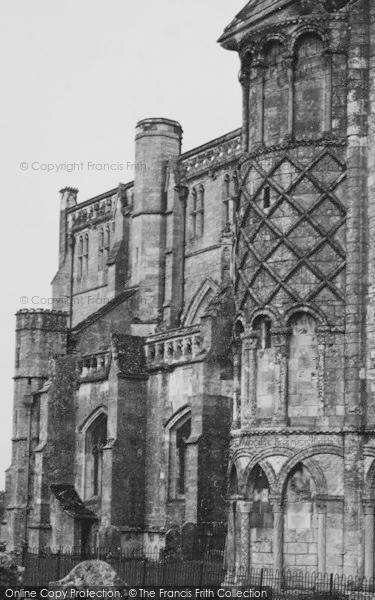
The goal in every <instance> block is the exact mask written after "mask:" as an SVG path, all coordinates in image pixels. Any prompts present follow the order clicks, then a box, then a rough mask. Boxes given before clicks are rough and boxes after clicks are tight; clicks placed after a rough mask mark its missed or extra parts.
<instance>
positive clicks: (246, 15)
mask: <svg viewBox="0 0 375 600" xmlns="http://www.w3.org/2000/svg"><path fill="white" fill-rule="evenodd" d="M288 4H291V0H250V2H248V3H247V4H246V6H245V7H244V8H243V9H242V10H241V11H240V12H239V13H238V14H237V15H236V17H235V18H234V19H233V21H232V22H231V23H230V24H229V25H228V26H227V27H226V28H225V29H224V33H223V35H222V36H221V37H220V38H219V42H220V43H221V42H223V41H224V40H225V39H226V38H227V37H228V36H229V35H230V34H231V33H233V32H234V31H236V30H237V29H238V28H239V25H240V24H241V23H244V22H246V25H247V26H249V25H251V24H252V23H255V22H256V21H259V20H261V19H265V18H266V17H267V16H269V15H270V14H271V13H274V12H276V11H279V10H281V9H282V8H284V7H285V6H286V5H288Z"/></svg>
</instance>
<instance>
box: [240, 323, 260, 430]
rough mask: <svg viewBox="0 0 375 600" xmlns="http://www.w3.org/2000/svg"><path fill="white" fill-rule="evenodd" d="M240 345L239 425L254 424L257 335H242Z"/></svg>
mask: <svg viewBox="0 0 375 600" xmlns="http://www.w3.org/2000/svg"><path fill="white" fill-rule="evenodd" d="M242 339H243V344H242V386H241V406H242V415H241V425H242V427H246V426H248V425H251V424H254V423H255V420H256V410H257V365H256V352H257V345H258V335H257V334H256V333H250V334H246V333H245V334H244V335H243V338H242Z"/></svg>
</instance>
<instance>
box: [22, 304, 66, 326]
mask: <svg viewBox="0 0 375 600" xmlns="http://www.w3.org/2000/svg"><path fill="white" fill-rule="evenodd" d="M67 327H68V313H66V312H65V311H63V310H48V309H34V308H22V309H21V310H19V311H17V313H16V331H19V330H21V329H43V330H49V331H66V329H67Z"/></svg>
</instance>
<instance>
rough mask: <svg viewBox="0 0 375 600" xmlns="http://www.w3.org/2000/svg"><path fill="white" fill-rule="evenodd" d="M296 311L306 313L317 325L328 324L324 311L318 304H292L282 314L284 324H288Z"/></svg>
mask: <svg viewBox="0 0 375 600" xmlns="http://www.w3.org/2000/svg"><path fill="white" fill-rule="evenodd" d="M298 313H307V314H309V315H310V316H311V317H313V318H314V319H315V320H316V321H317V323H318V324H319V325H322V326H328V321H327V317H326V315H325V314H324V312H323V311H322V310H321V309H320V308H319V307H318V306H312V305H311V304H305V303H301V304H294V305H293V306H291V307H290V308H289V309H288V310H286V311H285V313H284V315H283V322H284V324H285V326H289V323H290V321H291V319H293V317H294V316H295V315H296V314H298Z"/></svg>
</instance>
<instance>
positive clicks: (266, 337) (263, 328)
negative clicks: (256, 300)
mask: <svg viewBox="0 0 375 600" xmlns="http://www.w3.org/2000/svg"><path fill="white" fill-rule="evenodd" d="M253 329H254V330H255V331H257V332H258V334H259V349H260V350H267V349H268V348H271V346H272V337H271V329H272V321H271V319H269V318H268V317H258V318H257V319H256V320H255V321H254V323H253Z"/></svg>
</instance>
